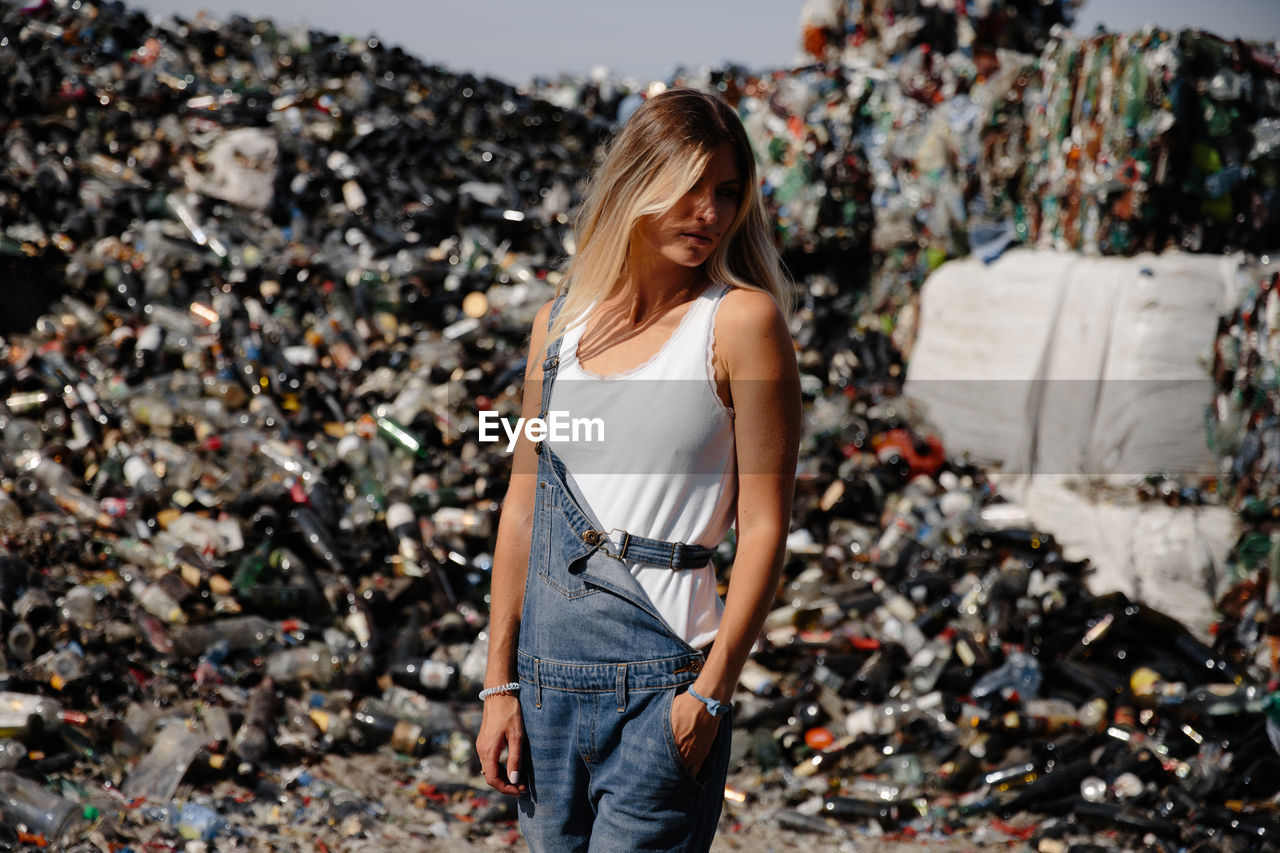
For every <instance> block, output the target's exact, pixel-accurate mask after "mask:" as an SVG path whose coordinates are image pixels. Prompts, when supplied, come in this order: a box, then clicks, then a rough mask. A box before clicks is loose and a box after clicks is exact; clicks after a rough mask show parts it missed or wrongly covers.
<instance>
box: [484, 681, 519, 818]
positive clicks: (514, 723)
mask: <svg viewBox="0 0 1280 853" xmlns="http://www.w3.org/2000/svg"><path fill="white" fill-rule="evenodd" d="M507 698H508V697H499V696H492V697H490V698H489V700H488V702H489V703H492V704H491V706H487V707H486V708H485V718H484V721H483V722H482V723H481V725H480V736H479V737H478V738H476V756H477V757H478V758H479V759H480V772H481V773H482V774H484V781H485V782H487V783H488V785H489V787H491V788H493V789H494V790H495V791H499V792H501V793H503V794H510V795H512V796H518V795H520V794H522V793H523V792H524V789H525V786H524V785H521V784H519V782H520V754H521V750H522V748H523V746H524V721H523V720H522V719H521V718H520V706H519V705H518V704H517V703H516V702H514V701H512V702H510V705H511V706H513V707H510V708H507V707H504V706H505V705H506V704H507V703H506V702H504V701H503V700H504V699H507ZM504 752H505V753H506V756H507V757H506V762H505V764H504V762H503V760H502V755H503V753H504Z"/></svg>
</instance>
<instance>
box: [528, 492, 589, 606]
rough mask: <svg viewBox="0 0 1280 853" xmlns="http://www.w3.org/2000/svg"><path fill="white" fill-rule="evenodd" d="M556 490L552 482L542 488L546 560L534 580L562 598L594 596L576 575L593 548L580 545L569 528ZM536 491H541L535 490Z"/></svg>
mask: <svg viewBox="0 0 1280 853" xmlns="http://www.w3.org/2000/svg"><path fill="white" fill-rule="evenodd" d="M556 489H557V485H556V484H555V483H554V482H551V483H548V484H547V488H546V489H545V491H547V492H549V493H551V494H549V496H548V499H547V504H546V508H545V510H544V511H545V516H546V520H545V523H546V526H547V530H548V536H547V540H548V548H547V555H546V556H547V559H545V560H540V561H539V566H538V577H540V578H541V579H542V581H543V583H545V584H546V585H547V586H549V587H551V588H552V589H554V590H555V591H556V592H557V593H559V594H560V595H562V596H564V597H565V598H566V599H570V600H572V599H575V598H583V597H585V596H588V595H595V594H596V593H599V592H600V591H601V590H600V588H599V587H595V586H592V585H590V584H588V583H587V582H586V581H584V580H583V579H582V577H581V575H580V571H581V569H582V562H583V561H585V560H586V559H587V557H588V555H590V553H591V551H592V550H593V549H592V548H588V547H586V546H584V545H583V543H582V542H581V541H579V538H578V535H577V534H576V533H574V531H573V528H572V527H571V526H570V525H569V520H568V518H567V517H566V515H565V512H564V509H563V508H562V507H561V506H560V505H559V502H558V501H557V496H556V495H555V494H554V492H555V491H556ZM539 491H543V490H542V489H539ZM575 569H576V570H575Z"/></svg>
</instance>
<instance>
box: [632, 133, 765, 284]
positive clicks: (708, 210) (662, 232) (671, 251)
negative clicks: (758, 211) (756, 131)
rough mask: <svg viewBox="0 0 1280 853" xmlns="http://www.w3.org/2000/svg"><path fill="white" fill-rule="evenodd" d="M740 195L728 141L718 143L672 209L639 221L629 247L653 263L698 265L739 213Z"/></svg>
mask: <svg viewBox="0 0 1280 853" xmlns="http://www.w3.org/2000/svg"><path fill="white" fill-rule="evenodd" d="M741 197H742V175H741V174H740V173H739V171H738V160H737V158H736V157H735V156H734V153H733V145H732V143H729V142H724V143H721V144H720V147H718V148H717V149H716V150H715V152H714V153H713V154H712V155H711V159H710V160H709V161H707V166H706V168H705V169H703V171H702V174H701V175H700V176H699V177H698V181H697V183H695V184H694V185H693V187H692V188H691V189H690V190H689V191H688V192H687V193H685V194H684V195H683V196H682V197H681V198H680V199H679V200H678V201H677V202H676V203H675V204H674V205H672V206H671V209H669V210H668V211H666V212H665V213H662V214H659V215H657V216H649V217H645V218H644V219H642V220H641V221H640V227H639V228H638V229H637V232H638V233H637V236H638V237H639V240H638V241H637V244H636V245H635V246H634V248H636V249H639V250H641V251H643V252H645V253H646V254H649V255H650V256H651V259H652V260H653V261H657V262H658V263H662V261H666V262H668V263H671V264H676V265H678V266H682V267H697V266H701V265H702V264H703V263H704V262H705V261H706V260H707V258H709V257H711V253H712V252H713V251H714V250H715V249H716V247H717V246H719V245H720V242H721V241H722V240H723V239H724V236H725V232H726V231H727V230H728V228H729V226H730V225H731V224H732V223H733V220H734V217H736V216H737V215H738V204H739V203H740V199H741Z"/></svg>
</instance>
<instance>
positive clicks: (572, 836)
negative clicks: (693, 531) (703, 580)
mask: <svg viewBox="0 0 1280 853" xmlns="http://www.w3.org/2000/svg"><path fill="white" fill-rule="evenodd" d="M563 301H564V297H563V296H561V297H559V298H557V299H556V301H555V303H554V304H553V306H552V311H551V319H552V320H553V321H554V320H555V317H556V314H557V313H558V312H559V310H560V308H561V306H562V304H563ZM559 350H560V342H559V341H558V340H557V341H554V342H552V344H551V346H550V347H549V348H548V351H547V358H546V360H545V361H544V362H543V366H542V367H543V379H542V407H541V412H542V413H544V416H545V413H546V412H547V410H548V406H549V404H550V400H551V387H552V383H553V382H554V381H555V376H556V369H557V367H558V365H559V357H558V353H559ZM536 449H537V453H538V481H537V486H536V489H535V491H536V493H537V498H536V501H535V504H534V512H533V531H532V536H531V546H530V551H529V572H528V577H527V578H526V582H525V594H524V606H523V612H522V615H521V621H520V642H519V650H518V661H517V672H518V674H519V679H520V694H519V695H520V710H521V712H522V714H523V717H524V725H525V731H526V734H527V752H526V761H525V762H524V763H523V765H522V768H521V769H522V772H523V774H524V775H525V778H526V780H527V782H528V793H526V794H525V795H523V796H522V797H521V798H520V803H519V807H520V828H521V830H522V832H523V833H524V836H525V838H526V839H527V840H528V842H529V845H530V847H531V848H532V849H533V850H534V851H539V853H540V851H554V853H560V851H571V850H572V851H580V850H581V851H585V850H590V851H619V850H681V851H695V850H701V851H705V850H707V849H708V848H709V847H710V846H711V840H712V837H713V836H714V834H715V828H716V823H717V822H718V820H719V817H720V810H721V806H722V803H723V797H724V782H725V776H726V772H727V770H728V761H729V741H730V737H731V734H732V715H730V716H727V717H722V718H721V719H720V727H719V730H718V734H717V737H716V743H715V745H714V746H713V748H712V750H711V752H710V754H708V756H707V758H706V761H705V762H704V763H703V765H702V767H701V769H700V770H699V773H698V776H697V777H696V778H695V777H694V776H693V775H692V774H690V773H689V770H688V768H687V767H686V765H685V763H684V760H683V759H682V758H681V756H680V752H679V750H678V749H677V747H676V743H675V738H674V736H673V734H672V731H671V704H672V700H673V699H674V698H675V696H676V694H677V693H679V692H681V691H683V690H685V689H687V688H688V686H689V685H690V684H691V683H692V682H693V681H694V679H695V678H696V677H697V675H698V673H699V672H700V671H701V669H702V664H703V655H702V653H701V652H700V651H698V650H696V649H694V648H692V647H691V646H689V645H688V644H687V643H686V642H684V640H682V639H681V638H679V637H678V636H676V635H675V634H674V633H673V632H672V631H671V629H670V628H668V627H667V624H666V622H664V621H663V619H662V618H661V617H660V616H659V615H658V614H657V612H656V611H655V610H654V608H653V605H652V604H651V603H650V602H649V599H648V597H647V595H646V594H645V592H644V590H643V589H642V588H641V587H640V584H639V583H638V582H637V581H636V580H635V578H634V577H632V575H631V573H630V572H629V571H628V570H627V567H626V565H625V563H623V562H622V560H620V559H619V556H620V553H619V549H618V544H617V542H616V541H615V540H614V539H611V538H610V537H609V536H608V535H606V534H605V533H603V532H602V531H601V527H600V524H599V522H598V520H597V519H596V518H594V517H593V515H592V514H591V510H590V508H589V507H585V506H579V505H578V504H577V502H576V501H575V500H574V498H573V495H572V493H571V492H570V491H569V489H568V487H567V486H566V485H565V474H564V467H563V463H562V462H561V461H560V460H559V458H558V457H556V456H555V454H554V453H553V452H552V451H551V448H550V447H548V446H546V444H545V443H544V442H539V443H538V445H537V446H536ZM672 545H673V543H665V542H656V541H655V540H638V541H637V540H634V539H633V540H631V541H629V542H627V543H626V545H625V547H626V549H627V550H626V552H625V553H626V555H627V556H628V557H629V558H630V559H632V560H640V561H642V562H646V563H648V562H661V563H662V564H664V565H670V564H674V565H676V566H679V565H682V564H684V565H689V564H693V565H702V564H704V563H705V561H706V559H708V558H709V556H710V552H709V550H708V549H706V548H700V547H696V546H691V545H690V546H685V545H678V544H677V545H675V546H674V547H672ZM685 560H689V561H690V563H689V564H685V563H683V562H682V561H685ZM673 570H678V569H673Z"/></svg>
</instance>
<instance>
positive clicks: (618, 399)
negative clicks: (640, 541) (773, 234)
mask: <svg viewBox="0 0 1280 853" xmlns="http://www.w3.org/2000/svg"><path fill="white" fill-rule="evenodd" d="M730 287H731V285H727V284H712V285H708V287H707V288H706V290H704V291H703V292H702V294H701V295H699V296H698V297H697V298H696V299H694V300H693V302H692V303H691V304H690V305H689V307H688V310H687V311H686V313H685V315H684V317H683V318H681V321H680V324H679V326H678V327H677V328H676V330H675V331H674V332H673V333H672V334H671V337H669V338H668V339H667V341H666V343H664V344H663V345H662V347H661V348H660V349H659V350H658V351H657V352H656V353H655V354H654V355H653V357H652V358H650V359H649V360H648V361H646V362H645V363H644V364H641V365H640V366H638V367H635V368H632V369H631V370H627V371H624V372H622V373H615V374H610V375H609V376H606V377H602V376H597V375H595V374H592V373H588V372H587V371H586V370H584V369H583V368H582V367H581V365H579V364H578V340H579V339H580V338H581V337H582V332H583V329H584V328H585V325H586V324H585V323H578V324H577V325H576V326H574V327H573V328H571V329H570V330H569V331H568V332H566V333H565V336H564V339H563V341H562V342H561V345H560V365H559V369H558V371H557V373H556V378H555V382H554V384H553V385H552V387H551V402H550V406H549V409H548V421H551V419H552V417H553V416H557V417H561V419H562V423H563V424H564V425H563V426H562V427H559V428H557V429H558V431H559V432H558V434H557V431H556V429H553V431H552V432H551V434H550V435H548V438H547V443H548V445H549V446H550V447H551V449H552V450H553V451H554V452H555V453H556V455H557V456H559V457H560V458H561V459H562V460H563V461H564V463H565V468H566V470H567V471H568V478H567V479H568V485H569V488H570V490H571V491H572V492H573V494H574V497H575V498H577V499H578V500H579V501H582V502H583V503H585V504H586V506H588V507H590V509H591V511H592V512H593V513H594V514H595V516H596V518H597V520H599V522H600V524H601V526H602V527H603V528H604V529H605V531H613V530H617V531H622V530H625V531H627V532H629V533H631V534H632V535H637V536H647V537H650V538H652V539H663V540H667V541H671V542H684V543H686V544H690V545H695V544H696V545H705V546H707V547H709V548H714V547H716V546H717V545H718V544H720V541H721V540H722V539H723V538H724V535H725V533H726V532H727V531H728V529H729V526H730V525H731V524H732V523H733V518H734V512H735V509H736V506H737V496H738V494H737V471H736V457H735V455H734V436H733V411H732V410H731V409H729V408H726V407H725V405H724V403H723V401H722V400H721V399H720V397H719V395H718V394H717V393H716V387H715V374H714V368H713V366H712V345H713V341H714V330H715V317H716V311H717V310H718V308H719V306H720V303H721V300H722V299H723V297H724V295H725V294H726V293H728V292H729V289H730ZM556 413H562V414H560V415H556ZM580 418H599V419H600V421H601V423H602V426H603V430H602V432H603V440H600V432H601V430H599V429H591V428H589V427H588V426H587V425H586V424H584V423H581V422H580V423H578V424H576V425H575V424H573V421H574V420H575V419H580ZM552 426H553V427H554V423H553V424H552ZM575 426H576V427H578V432H577V437H576V440H575V438H574V433H573V429H574V427H575ZM614 537H615V539H618V538H619V537H617V534H616V533H615V534H614ZM616 544H617V542H615V546H616ZM611 550H612V549H611ZM627 566H628V568H629V569H630V571H631V574H632V575H633V576H634V577H635V578H636V580H637V581H639V583H640V586H641V587H642V588H643V589H644V591H645V592H646V593H647V594H648V596H649V599H650V600H651V601H652V602H653V604H654V607H655V608H656V609H657V611H658V613H659V614H660V615H661V616H662V618H663V619H665V620H666V622H667V624H668V625H669V626H670V627H671V629H672V631H674V632H675V634H676V635H677V636H679V637H681V638H682V639H684V641H685V642H687V643H689V645H691V646H693V647H694V648H701V647H702V646H704V645H706V644H707V643H710V642H711V641H712V640H713V639H715V635H716V631H717V629H718V628H719V626H720V617H721V615H722V614H723V612H724V602H723V601H721V600H720V596H719V595H718V594H717V593H716V576H715V569H714V568H713V567H712V566H711V565H710V564H708V565H706V566H704V567H702V568H700V569H682V570H680V571H672V570H671V569H669V568H665V567H662V566H652V565H645V564H642V563H637V562H634V561H627Z"/></svg>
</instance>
